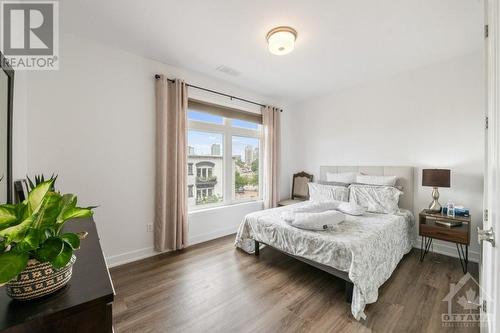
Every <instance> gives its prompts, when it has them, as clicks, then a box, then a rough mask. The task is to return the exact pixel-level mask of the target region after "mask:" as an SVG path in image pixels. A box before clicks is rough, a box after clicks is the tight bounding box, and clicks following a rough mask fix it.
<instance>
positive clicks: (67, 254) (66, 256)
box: [51, 244, 73, 269]
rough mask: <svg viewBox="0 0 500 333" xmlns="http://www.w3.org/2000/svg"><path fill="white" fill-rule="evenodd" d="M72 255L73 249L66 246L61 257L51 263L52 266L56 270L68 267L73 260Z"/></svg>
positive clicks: (60, 254)
mask: <svg viewBox="0 0 500 333" xmlns="http://www.w3.org/2000/svg"><path fill="white" fill-rule="evenodd" d="M72 255H73V250H72V249H71V246H69V245H67V244H64V248H63V250H62V251H61V253H59V255H58V256H57V257H55V258H54V260H52V261H51V263H52V266H54V268H56V269H59V268H62V267H64V266H66V264H67V263H68V262H69V261H70V260H71V256H72Z"/></svg>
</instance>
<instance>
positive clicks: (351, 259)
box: [235, 201, 414, 320]
mask: <svg viewBox="0 0 500 333" xmlns="http://www.w3.org/2000/svg"><path fill="white" fill-rule="evenodd" d="M308 205H311V203H310V202H308V201H306V202H302V203H298V204H294V205H290V206H285V207H279V208H273V209H268V210H262V211H258V212H255V213H251V214H248V215H247V216H246V217H245V218H244V220H243V222H242V223H241V225H240V227H239V229H238V233H237V235H236V240H235V245H236V246H237V247H239V248H241V249H242V250H244V251H246V252H248V253H254V251H255V248H254V240H257V241H260V242H263V243H266V244H269V245H271V246H273V247H275V248H277V249H280V250H282V251H284V252H286V253H290V254H293V255H295V256H300V257H303V258H306V259H310V260H313V261H315V262H318V263H321V264H323V265H327V266H330V267H333V268H336V269H338V270H341V271H345V272H348V273H349V278H350V279H351V281H352V282H353V284H354V289H353V297H352V304H351V311H352V314H353V316H354V317H355V318H356V319H357V320H359V319H360V318H363V319H364V318H366V316H365V314H364V308H365V305H366V304H369V303H374V302H375V301H376V300H377V298H378V288H379V287H380V286H381V285H382V284H383V283H384V282H385V281H386V280H387V279H388V278H389V277H390V276H391V274H392V272H393V271H394V269H395V268H396V266H397V264H398V263H399V261H400V260H401V258H402V257H403V256H404V255H405V254H406V253H408V252H409V251H410V250H411V248H412V243H411V240H412V238H413V235H412V233H413V230H414V228H413V224H414V218H413V215H412V214H411V212H409V211H407V210H400V212H398V213H397V214H374V213H366V214H364V215H362V216H346V219H345V221H344V222H342V223H340V224H338V225H337V226H336V227H334V228H333V229H332V230H328V231H309V230H301V229H298V228H295V227H293V226H290V225H289V224H288V223H287V222H285V221H284V220H282V219H281V218H280V215H281V213H283V212H285V211H287V210H293V209H297V208H304V207H307V206H308Z"/></svg>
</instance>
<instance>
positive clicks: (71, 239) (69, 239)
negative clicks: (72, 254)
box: [61, 233, 80, 250]
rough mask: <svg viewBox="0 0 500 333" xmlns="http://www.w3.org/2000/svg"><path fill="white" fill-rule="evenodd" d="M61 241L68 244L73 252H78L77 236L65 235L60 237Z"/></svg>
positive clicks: (78, 241) (78, 239)
mask: <svg viewBox="0 0 500 333" xmlns="http://www.w3.org/2000/svg"><path fill="white" fill-rule="evenodd" d="M61 239H62V240H63V241H64V243H66V244H68V245H69V246H70V247H71V248H72V249H73V250H78V249H79V248H80V238H79V237H78V236H77V234H73V233H67V234H63V235H61Z"/></svg>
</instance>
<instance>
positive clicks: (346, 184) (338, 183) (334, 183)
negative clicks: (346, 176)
mask: <svg viewBox="0 0 500 333" xmlns="http://www.w3.org/2000/svg"><path fill="white" fill-rule="evenodd" d="M318 184H322V185H334V186H344V187H349V185H351V184H349V183H342V182H327V181H326V180H318Z"/></svg>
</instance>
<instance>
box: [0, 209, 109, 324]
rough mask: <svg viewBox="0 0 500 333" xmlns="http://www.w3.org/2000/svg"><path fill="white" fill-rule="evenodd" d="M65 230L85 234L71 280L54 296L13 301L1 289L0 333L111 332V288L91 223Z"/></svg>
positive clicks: (76, 222)
mask: <svg viewBox="0 0 500 333" xmlns="http://www.w3.org/2000/svg"><path fill="white" fill-rule="evenodd" d="M65 230H67V231H71V232H78V231H87V232H88V236H87V238H86V239H85V240H83V241H82V242H81V248H80V249H79V250H78V251H76V252H75V253H76V262H75V264H74V266H73V276H72V278H71V280H70V281H69V283H68V284H67V285H66V286H65V287H64V288H62V289H60V290H58V291H56V292H55V293H53V294H51V295H48V296H45V297H41V298H39V299H35V300H31V301H14V300H12V299H11V298H9V297H8V296H7V294H6V293H5V290H4V289H5V288H4V287H0V332H2V333H4V332H5V333H7V332H8V333H12V332H16V333H17V332H29V333H58V332H71V333H79V332H92V333H98V332H112V331H113V327H112V323H113V321H112V311H111V307H112V303H113V298H114V290H113V284H112V282H111V278H110V276H109V272H108V268H107V266H106V262H105V260H104V256H103V254H102V250H101V245H100V244H99V237H98V234H97V230H96V227H95V223H94V221H93V220H92V219H81V220H74V221H69V222H67V223H66V225H65Z"/></svg>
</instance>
